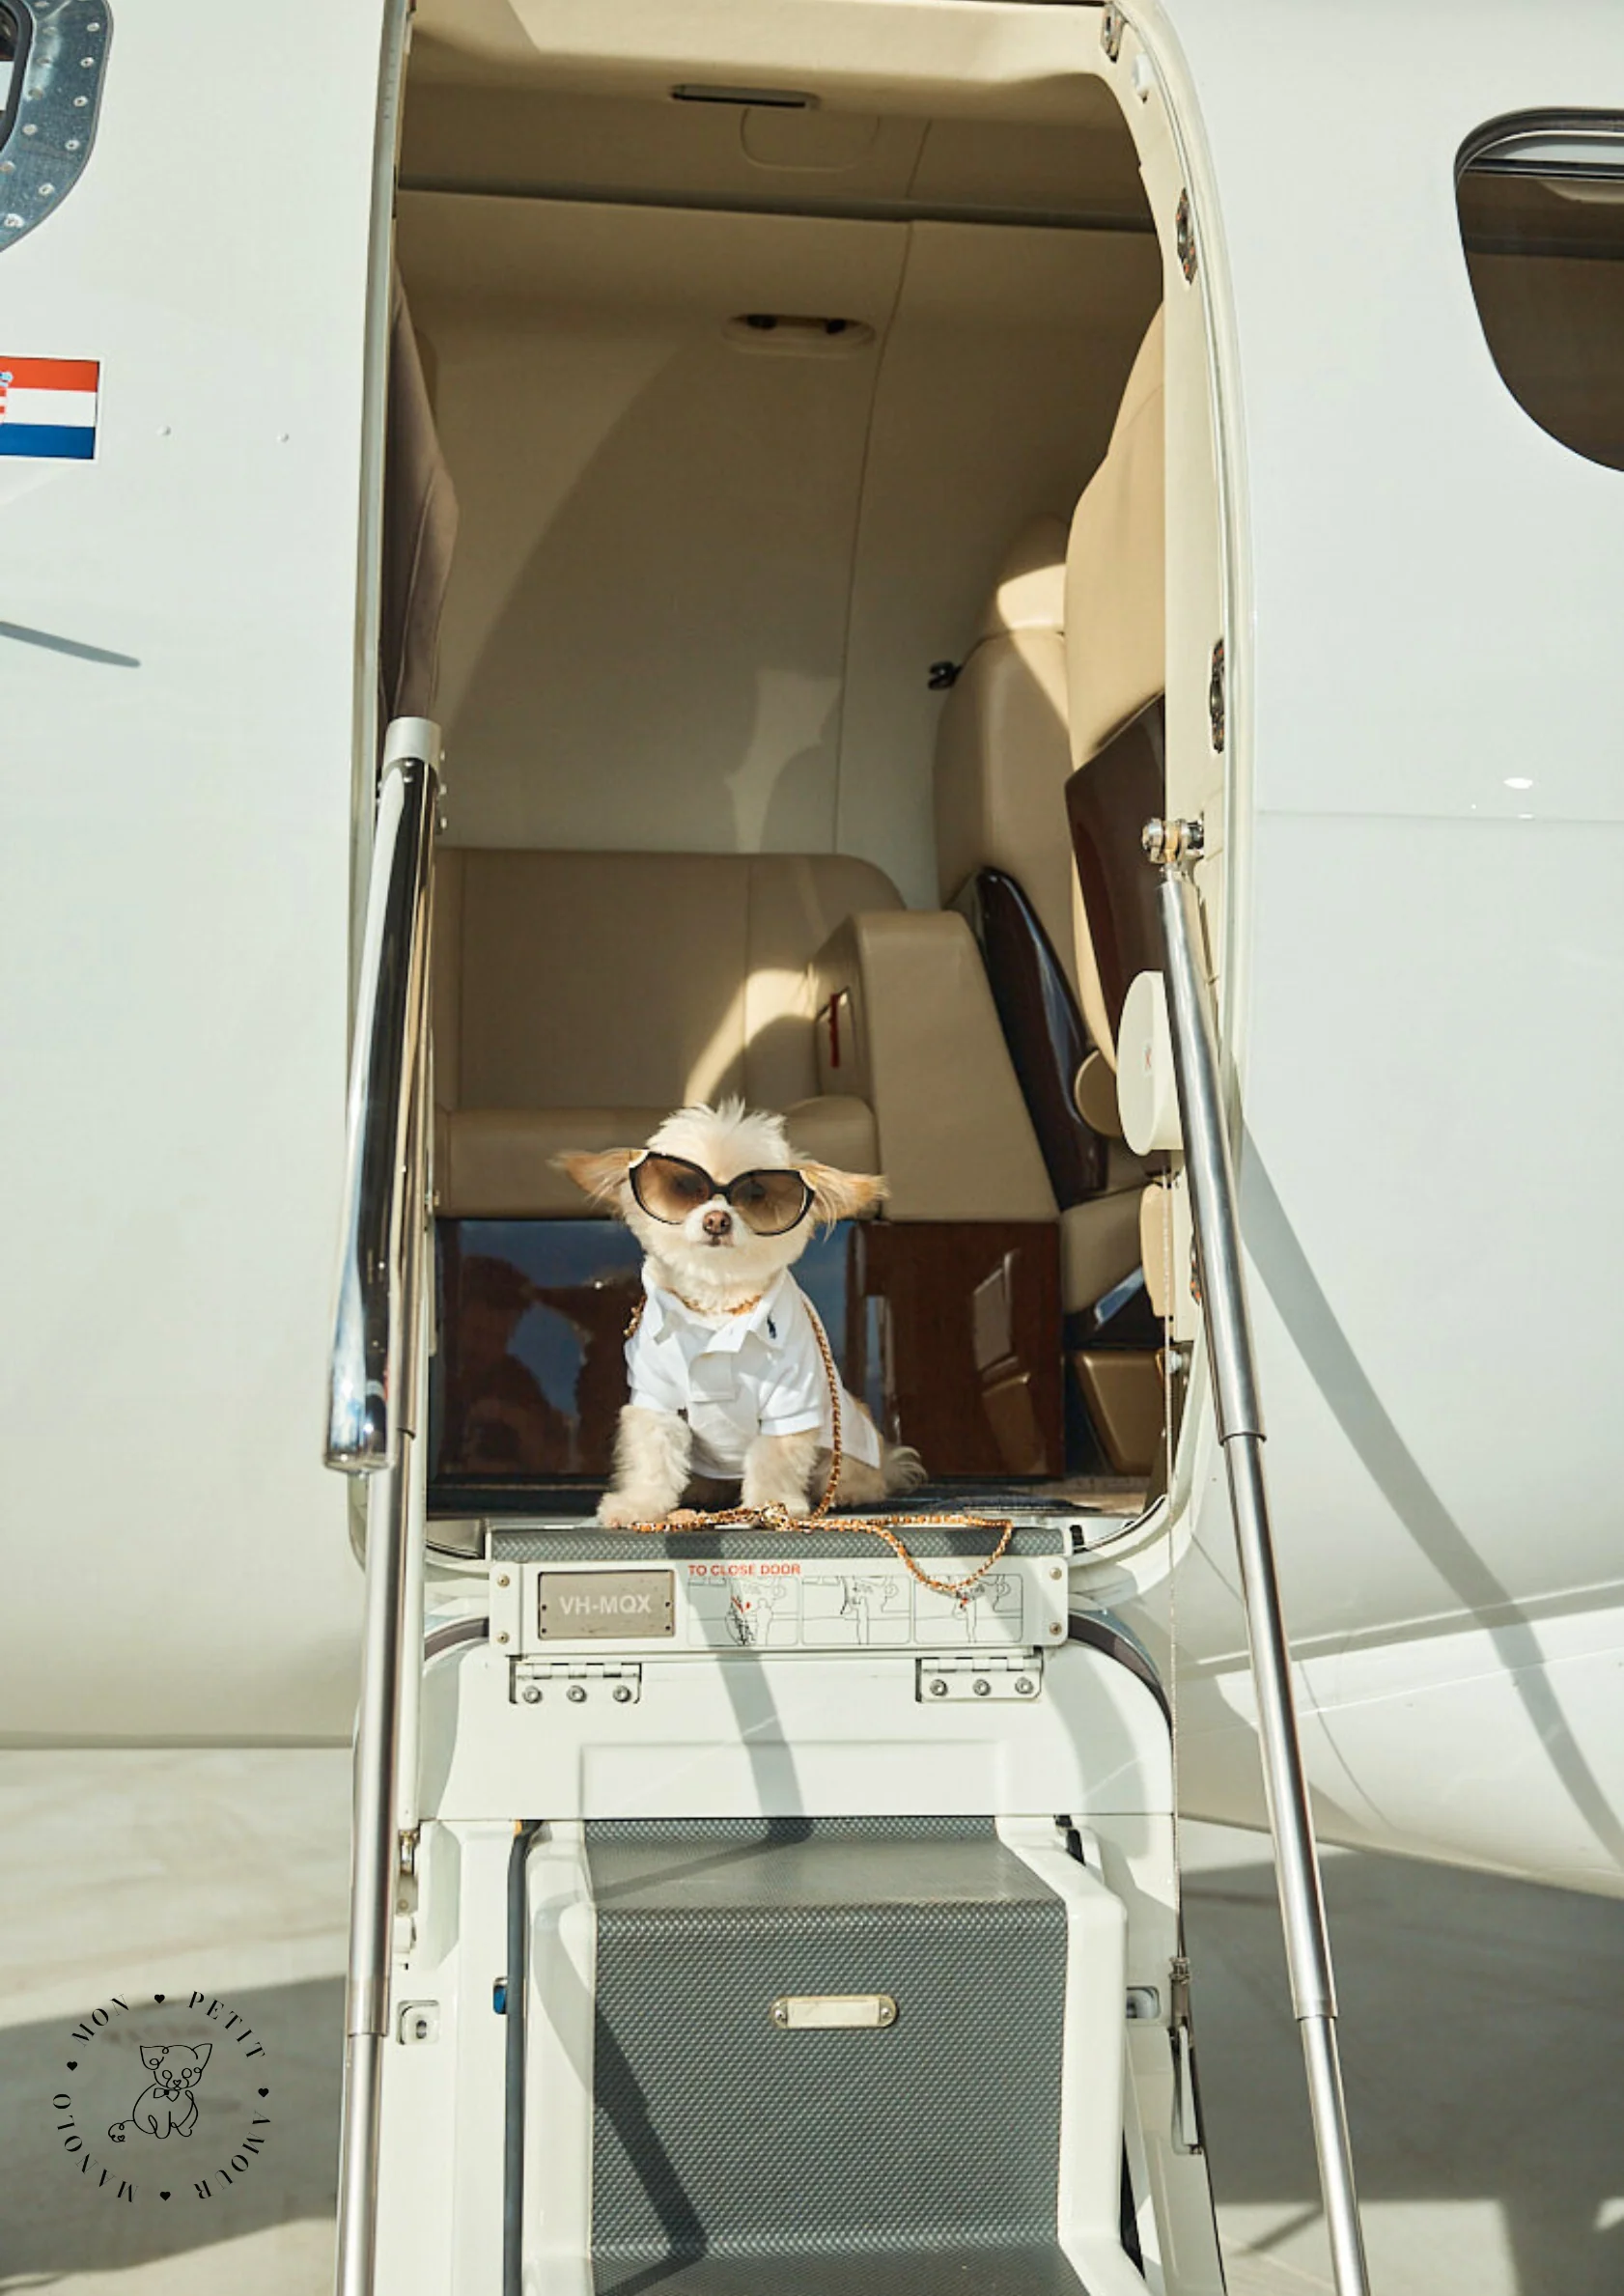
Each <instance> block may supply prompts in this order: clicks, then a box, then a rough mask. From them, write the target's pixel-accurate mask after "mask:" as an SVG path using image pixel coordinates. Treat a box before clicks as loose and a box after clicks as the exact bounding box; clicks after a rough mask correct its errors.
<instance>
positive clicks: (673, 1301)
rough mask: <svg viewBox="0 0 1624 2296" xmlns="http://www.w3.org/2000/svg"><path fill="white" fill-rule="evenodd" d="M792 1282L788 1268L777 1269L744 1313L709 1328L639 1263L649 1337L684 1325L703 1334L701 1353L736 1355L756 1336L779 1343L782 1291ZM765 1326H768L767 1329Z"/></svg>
mask: <svg viewBox="0 0 1624 2296" xmlns="http://www.w3.org/2000/svg"><path fill="white" fill-rule="evenodd" d="M793 1281H794V1277H793V1276H792V1274H791V1273H790V1270H789V1269H788V1268H780V1269H779V1271H778V1273H777V1274H776V1275H775V1276H774V1277H773V1278H772V1281H771V1282H770V1284H769V1285H768V1287H767V1289H766V1291H765V1292H763V1294H762V1296H761V1298H760V1299H759V1300H758V1301H757V1302H756V1303H755V1305H754V1306H753V1307H752V1308H750V1309H749V1311H748V1312H747V1313H746V1314H744V1315H730V1316H729V1317H728V1319H727V1321H726V1323H725V1324H721V1325H719V1326H717V1327H716V1328H714V1329H713V1328H712V1327H711V1326H710V1325H708V1324H705V1323H703V1322H702V1321H701V1320H700V1318H699V1317H697V1316H695V1315H694V1314H693V1313H692V1312H691V1310H690V1309H688V1308H687V1307H686V1306H685V1304H684V1302H682V1301H681V1300H680V1299H679V1298H678V1297H677V1296H676V1294H675V1293H673V1292H668V1291H667V1290H666V1289H665V1287H664V1286H663V1285H662V1284H660V1283H658V1281H657V1280H656V1278H655V1276H654V1275H653V1274H652V1273H651V1271H650V1268H649V1263H648V1261H647V1260H645V1261H644V1262H643V1289H644V1291H645V1292H646V1294H647V1295H648V1301H649V1313H650V1316H651V1319H652V1321H653V1327H654V1328H653V1330H651V1331H650V1333H649V1337H650V1338H651V1339H653V1340H658V1339H663V1338H664V1337H666V1336H667V1334H668V1333H669V1332H670V1330H671V1328H672V1326H673V1325H674V1324H677V1323H684V1324H686V1325H687V1327H688V1329H689V1330H702V1331H703V1332H704V1333H705V1347H704V1351H703V1352H704V1353H705V1354H707V1355H711V1354H715V1355H737V1354H738V1352H739V1350H740V1349H741V1348H742V1346H743V1345H744V1342H745V1341H746V1339H760V1340H761V1341H762V1343H763V1345H764V1346H767V1347H773V1346H779V1345H782V1343H783V1339H784V1323H785V1317H784V1309H785V1307H786V1306H787V1304H788V1302H787V1301H786V1299H785V1292H786V1290H787V1288H788V1286H789V1285H790V1284H791V1283H792V1282H793ZM769 1325H770V1326H771V1327H772V1329H771V1330H769V1329H768V1327H769Z"/></svg>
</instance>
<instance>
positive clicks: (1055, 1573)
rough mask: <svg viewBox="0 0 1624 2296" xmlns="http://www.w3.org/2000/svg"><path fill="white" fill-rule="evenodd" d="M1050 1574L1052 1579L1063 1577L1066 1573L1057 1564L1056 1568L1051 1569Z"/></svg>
mask: <svg viewBox="0 0 1624 2296" xmlns="http://www.w3.org/2000/svg"><path fill="white" fill-rule="evenodd" d="M1049 1575H1050V1578H1051V1579H1063V1578H1064V1577H1065V1575H1066V1574H1065V1572H1064V1571H1063V1570H1061V1569H1060V1567H1059V1565H1058V1564H1056V1565H1055V1567H1054V1569H1053V1570H1051V1571H1050V1574H1049Z"/></svg>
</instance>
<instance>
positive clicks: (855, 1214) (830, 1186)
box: [798, 1162, 891, 1228]
mask: <svg viewBox="0 0 1624 2296" xmlns="http://www.w3.org/2000/svg"><path fill="white" fill-rule="evenodd" d="M798 1170H799V1171H800V1174H801V1176H802V1178H803V1179H804V1180H805V1182H806V1185H807V1187H808V1188H809V1189H810V1190H812V1217H813V1218H814V1219H815V1220H816V1221H817V1223H818V1225H819V1226H820V1227H822V1228H826V1227H832V1226H833V1224H834V1222H835V1221H836V1220H837V1219H861V1218H862V1216H863V1214H864V1213H865V1212H874V1211H878V1209H879V1207H880V1206H881V1205H882V1203H883V1202H884V1201H885V1198H886V1197H887V1196H888V1195H889V1194H890V1192H891V1191H890V1190H889V1189H888V1188H887V1187H886V1185H885V1183H884V1181H883V1180H882V1179H881V1177H880V1175H879V1173H878V1172H840V1171H836V1169H835V1167H834V1165H833V1164H820V1163H805V1162H803V1163H801V1164H800V1165H799V1166H798Z"/></svg>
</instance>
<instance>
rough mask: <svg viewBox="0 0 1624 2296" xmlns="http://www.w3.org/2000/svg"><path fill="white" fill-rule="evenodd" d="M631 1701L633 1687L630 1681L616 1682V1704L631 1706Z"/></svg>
mask: <svg viewBox="0 0 1624 2296" xmlns="http://www.w3.org/2000/svg"><path fill="white" fill-rule="evenodd" d="M630 1703H631V1689H630V1684H629V1683H625V1682H617V1683H616V1684H615V1704H616V1705H617V1706H629V1705H630Z"/></svg>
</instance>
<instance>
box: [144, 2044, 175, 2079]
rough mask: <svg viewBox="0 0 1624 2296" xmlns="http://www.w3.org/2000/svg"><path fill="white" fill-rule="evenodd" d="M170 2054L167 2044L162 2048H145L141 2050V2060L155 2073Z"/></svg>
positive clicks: (150, 2071)
mask: <svg viewBox="0 0 1624 2296" xmlns="http://www.w3.org/2000/svg"><path fill="white" fill-rule="evenodd" d="M168 2055H169V2049H168V2046H167V2044H166V2045H165V2046H164V2047H163V2048H162V2049H143V2050H142V2052H141V2062H142V2063H143V2064H144V2065H145V2066H146V2068H147V2070H148V2072H149V2073H155V2072H156V2071H157V2070H158V2068H159V2066H160V2065H161V2064H162V2063H163V2060H164V2058H166V2057H167V2056H168Z"/></svg>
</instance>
